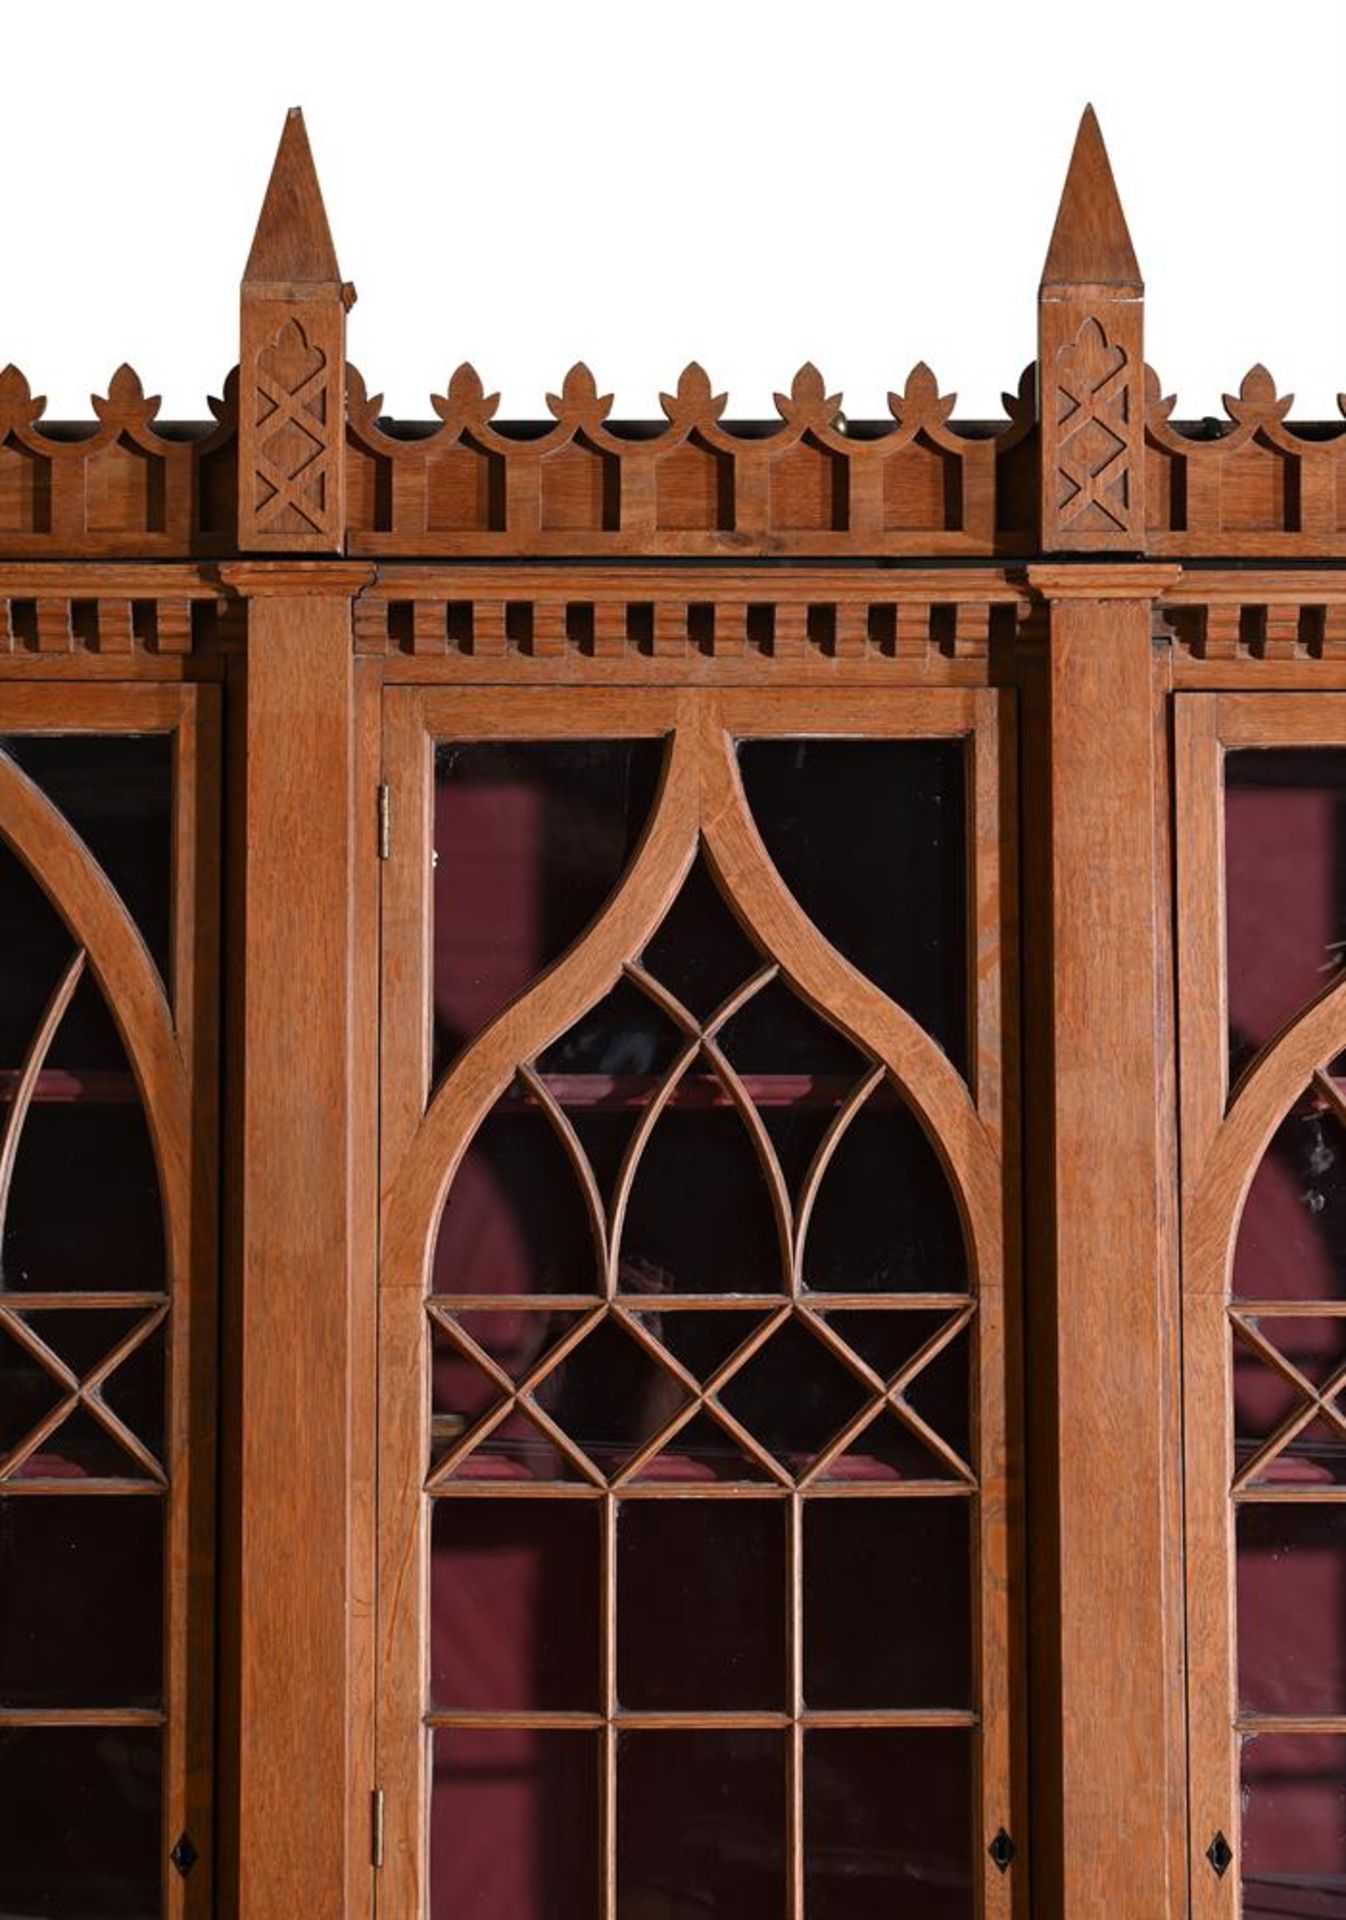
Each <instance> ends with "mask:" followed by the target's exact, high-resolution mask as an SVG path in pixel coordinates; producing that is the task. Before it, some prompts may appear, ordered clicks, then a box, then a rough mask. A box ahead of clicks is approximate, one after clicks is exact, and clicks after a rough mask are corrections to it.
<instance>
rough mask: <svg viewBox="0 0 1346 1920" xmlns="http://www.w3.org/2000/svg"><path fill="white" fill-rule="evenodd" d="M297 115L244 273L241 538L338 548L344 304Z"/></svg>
mask: <svg viewBox="0 0 1346 1920" xmlns="http://www.w3.org/2000/svg"><path fill="white" fill-rule="evenodd" d="M353 298H354V289H353V288H350V287H346V286H343V285H342V280H341V270H340V268H339V267H338V266H337V258H336V248H335V247H334V246H333V245H332V234H331V229H330V228H329V227H328V225H327V213H326V210H325V209H324V207H323V203H322V189H321V188H320V187H319V185H318V175H317V171H316V169H315V168H314V165H313V155H312V153H311V152H310V151H309V144H308V135H307V133H306V132H305V131H304V116H303V114H302V113H301V112H300V110H299V108H298V107H292V108H291V109H290V111H289V113H288V114H287V115H286V118H285V127H284V131H283V132H282V134H281V136H280V147H279V149H278V150H277V153H276V164H275V166H274V167H273V168H272V169H271V180H270V184H269V185H268V187H267V190H266V199H265V200H264V201H263V203H262V214H261V218H260V219H259V220H258V222H257V237H256V239H255V240H254V241H253V243H252V252H251V253H250V254H249V255H248V264H247V266H246V268H245V269H244V273H243V299H242V313H241V327H240V336H239V353H238V396H239V401H238V543H239V549H240V551H241V552H244V553H340V552H341V551H342V548H343V547H344V545H345V538H346V486H345V438H346V310H347V308H348V307H349V306H350V304H351V301H352V299H353Z"/></svg>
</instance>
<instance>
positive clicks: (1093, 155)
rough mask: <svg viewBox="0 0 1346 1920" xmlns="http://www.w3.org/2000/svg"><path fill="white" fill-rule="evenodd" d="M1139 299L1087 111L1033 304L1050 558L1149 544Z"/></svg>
mask: <svg viewBox="0 0 1346 1920" xmlns="http://www.w3.org/2000/svg"><path fill="white" fill-rule="evenodd" d="M1144 292H1145V287H1144V282H1143V281H1142V279H1141V277H1140V268H1139V266H1138V265H1137V264H1136V255H1135V251H1134V249H1133V247H1132V245H1131V235H1130V233H1129V232H1128V230H1127V225H1126V215H1125V214H1124V213H1123V212H1122V203H1121V200H1120V199H1119V198H1118V194H1117V187H1116V183H1115V181H1114V180H1113V177H1112V167H1111V165H1110V163H1109V161H1108V151H1107V148H1106V147H1105V146H1104V144H1103V135H1102V132H1101V130H1100V128H1099V124H1098V116H1097V115H1096V114H1095V112H1094V110H1093V108H1092V107H1086V108H1085V110H1084V117H1083V118H1082V119H1081V121H1080V130H1079V132H1078V134H1077V135H1076V137H1075V150H1074V152H1073V153H1072V155H1071V157H1070V169H1069V171H1068V173H1067V174H1066V184H1065V188H1064V190H1063V192H1062V194H1061V204H1060V207H1059V209H1058V211H1057V215H1056V225H1055V227H1054V228H1053V230H1052V238H1051V245H1050V246H1049V247H1048V249H1047V261H1046V265H1045V266H1044V268H1043V271H1042V287H1041V292H1040V294H1039V298H1038V406H1039V415H1040V419H1041V426H1042V491H1041V508H1042V547H1043V551H1044V552H1047V553H1052V552H1058V553H1059V552H1078V553H1092V552H1098V551H1100V550H1102V551H1108V550H1113V551H1115V550H1122V551H1136V552H1139V551H1140V549H1141V548H1142V547H1143V546H1144V544H1145V486H1144V451H1145V442H1144V434H1145V353H1144V338H1143V321H1144Z"/></svg>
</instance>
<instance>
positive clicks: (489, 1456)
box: [430, 1309, 583, 1480]
mask: <svg viewBox="0 0 1346 1920" xmlns="http://www.w3.org/2000/svg"><path fill="white" fill-rule="evenodd" d="M582 1318H583V1316H582V1315H581V1314H578V1313H552V1312H549V1311H546V1310H544V1311H541V1312H536V1313H530V1312H521V1311H515V1310H511V1309H502V1310H500V1311H494V1312H481V1313H463V1314H456V1315H454V1317H453V1319H452V1320H451V1321H450V1322H448V1323H447V1324H442V1323H441V1322H440V1321H439V1320H438V1319H437V1318H436V1319H433V1320H432V1322H431V1328H430V1333H431V1349H430V1457H431V1461H432V1463H434V1462H437V1461H439V1460H441V1459H443V1458H444V1456H445V1455H446V1454H447V1453H449V1452H450V1451H451V1450H452V1449H453V1448H455V1447H457V1446H458V1445H459V1443H460V1442H461V1441H463V1440H464V1438H465V1437H466V1436H469V1435H470V1434H471V1432H472V1429H473V1428H474V1427H475V1426H476V1424H477V1422H478V1421H480V1420H481V1419H482V1417H483V1415H486V1414H488V1413H489V1412H490V1411H491V1409H493V1408H495V1407H498V1406H499V1405H500V1403H501V1402H502V1401H503V1400H504V1398H505V1393H504V1389H503V1388H502V1386H501V1385H500V1383H499V1382H498V1381H497V1380H496V1379H495V1378H493V1376H492V1375H491V1374H490V1373H489V1372H488V1371H487V1369H486V1367H485V1366H484V1365H483V1364H482V1363H481V1361H480V1360H479V1359H478V1358H476V1357H475V1356H474V1354H473V1351H472V1349H473V1347H476V1348H478V1349H479V1350H480V1352H481V1354H482V1355H484V1356H485V1358H486V1359H488V1360H490V1361H493V1362H494V1363H495V1365H496V1366H497V1367H499V1368H500V1369H501V1371H502V1372H504V1373H506V1374H507V1375H508V1376H509V1378H510V1379H511V1381H512V1382H513V1383H514V1384H515V1385H522V1384H523V1383H524V1381H525V1380H527V1379H528V1378H529V1377H531V1376H532V1375H534V1374H535V1373H536V1371H537V1369H538V1368H539V1367H545V1365H546V1361H547V1357H548V1355H549V1354H550V1353H552V1352H553V1351H554V1349H555V1348H556V1347H557V1346H558V1345H559V1344H560V1342H561V1341H563V1340H564V1339H566V1338H567V1336H568V1335H570V1334H571V1333H573V1331H574V1329H575V1327H576V1326H577V1325H578V1323H579V1322H580V1320H581V1319H582ZM551 1391H552V1389H551V1388H550V1384H549V1382H548V1381H547V1380H546V1379H542V1380H540V1381H537V1382H536V1385H535V1393H536V1396H537V1399H538V1400H539V1401H540V1402H545V1400H546V1398H547V1396H548V1394H549V1392H551ZM465 1471H466V1472H467V1473H468V1477H469V1478H480V1477H482V1476H483V1474H487V1475H489V1477H492V1478H499V1477H502V1476H503V1477H506V1478H508V1477H511V1476H512V1477H515V1478H524V1479H528V1478H532V1479H539V1480H554V1479H558V1478H562V1479H564V1478H568V1477H573V1474H572V1473H570V1472H569V1471H568V1469H567V1463H566V1461H565V1456H564V1454H563V1453H562V1452H560V1451H559V1450H558V1448H557V1447H556V1445H555V1443H554V1441H552V1440H551V1439H550V1438H549V1437H548V1436H547V1434H546V1433H545V1432H544V1431H543V1429H542V1427H541V1426H539V1425H538V1423H537V1422H536V1421H534V1420H532V1419H531V1418H529V1417H528V1415H527V1413H526V1412H525V1411H523V1410H522V1408H520V1407H516V1408H514V1409H513V1410H512V1411H511V1412H510V1413H508V1414H506V1416H505V1417H504V1418H503V1419H502V1420H500V1421H499V1422H498V1423H497V1424H496V1425H495V1426H494V1427H492V1429H491V1431H490V1432H489V1433H487V1434H485V1435H484V1437H479V1439H478V1440H477V1442H476V1443H475V1444H474V1446H473V1449H472V1451H471V1452H469V1453H468V1454H467V1457H466V1464H465Z"/></svg>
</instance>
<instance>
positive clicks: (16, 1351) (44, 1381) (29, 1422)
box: [0, 1320, 67, 1460]
mask: <svg viewBox="0 0 1346 1920" xmlns="http://www.w3.org/2000/svg"><path fill="white" fill-rule="evenodd" d="M66 1397H67V1389H66V1388H65V1387H63V1386H62V1385H61V1383H60V1382H59V1381H58V1380H57V1379H56V1378H55V1377H54V1376H53V1374H52V1373H51V1371H50V1370H49V1369H48V1368H47V1367H44V1366H43V1364H42V1362H41V1361H40V1360H38V1359H36V1358H34V1356H33V1355H32V1354H31V1353H30V1352H29V1350H28V1348H27V1347H26V1346H24V1345H23V1344H22V1343H21V1342H20V1341H19V1340H18V1339H17V1338H16V1336H15V1335H14V1334H13V1333H11V1332H10V1331H9V1329H8V1328H7V1327H6V1326H5V1323H4V1321H3V1320H0V1460H3V1458H4V1457H5V1455H6V1454H9V1453H11V1452H12V1451H13V1449H14V1448H15V1447H17V1446H18V1445H19V1443H20V1442H21V1441H22V1440H24V1439H25V1438H26V1437H27V1435H28V1434H30V1433H31V1432H32V1430H33V1428H34V1427H36V1426H37V1424H38V1422H39V1421H40V1420H42V1419H43V1418H44V1417H45V1415H47V1414H48V1413H50V1412H51V1411H52V1409H53V1408H54V1407H56V1406H57V1405H58V1403H59V1402H60V1401H62V1400H63V1399H65V1398H66Z"/></svg>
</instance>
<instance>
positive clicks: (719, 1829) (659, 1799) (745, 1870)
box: [617, 1730, 786, 1920]
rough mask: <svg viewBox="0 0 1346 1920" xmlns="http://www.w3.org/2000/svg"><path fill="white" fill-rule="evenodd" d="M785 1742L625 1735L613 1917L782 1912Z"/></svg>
mask: <svg viewBox="0 0 1346 1920" xmlns="http://www.w3.org/2000/svg"><path fill="white" fill-rule="evenodd" d="M785 1760H786V1741H785V1736H784V1735H783V1734H779V1733H748V1732H730V1731H722V1730H716V1731H714V1732H709V1731H707V1732H699V1733H683V1732H677V1733H624V1734H622V1735H621V1737H620V1739H619V1741H618V1746H617V1913H618V1915H619V1917H620V1920H651V1917H652V1916H655V1915H659V1916H663V1915H669V1916H672V1915H678V1916H679V1920H680V1917H681V1916H682V1915H683V1914H687V1915H688V1916H691V1915H693V1914H695V1915H697V1916H700V1915H702V1914H705V1915H707V1916H708V1917H709V1916H710V1915H712V1914H713V1915H715V1916H717V1920H718V1916H720V1915H724V1916H726V1917H727V1916H729V1915H731V1914H732V1915H739V1914H742V1915H748V1914H751V1915H753V1916H757V1915H759V1914H760V1915H761V1916H762V1920H776V1916H778V1915H781V1914H783V1913H784V1912H785V1835H786V1796H785Z"/></svg>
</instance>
